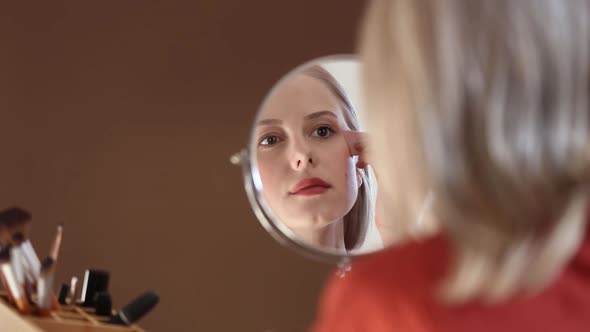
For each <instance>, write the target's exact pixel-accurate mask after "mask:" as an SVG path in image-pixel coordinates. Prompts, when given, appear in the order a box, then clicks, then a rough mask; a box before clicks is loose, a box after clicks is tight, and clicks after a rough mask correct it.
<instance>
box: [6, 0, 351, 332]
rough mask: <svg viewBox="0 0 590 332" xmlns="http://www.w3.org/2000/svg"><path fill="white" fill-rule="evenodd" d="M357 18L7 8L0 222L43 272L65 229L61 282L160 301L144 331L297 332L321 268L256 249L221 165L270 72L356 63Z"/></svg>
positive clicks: (70, 5) (175, 4) (158, 6)
mask: <svg viewBox="0 0 590 332" xmlns="http://www.w3.org/2000/svg"><path fill="white" fill-rule="evenodd" d="M362 5H363V4H362V3H360V2H357V1H311V0H310V1H270V0H269V1H241V0H233V1H227V0H226V1H213V0H211V1H171V0H166V1H159V2H152V1H139V0H137V1H125V0H123V1H71V2H61V1H40V2H35V3H29V2H26V1H4V2H2V3H1V4H0V153H1V157H0V207H6V206H9V205H12V204H19V205H22V206H24V207H26V208H28V209H30V210H31V211H32V212H33V216H34V228H33V235H32V237H33V240H34V243H35V246H36V248H37V251H38V252H39V254H40V255H41V256H44V255H46V253H47V251H48V249H49V244H50V238H51V236H52V235H53V232H54V229H55V226H56V225H57V224H58V223H60V222H63V223H64V224H65V235H64V244H63V251H62V255H61V261H60V263H59V274H58V280H59V281H61V280H65V279H66V278H69V277H70V276H72V275H78V276H80V277H81V276H82V273H83V271H84V269H85V268H87V267H95V268H103V269H108V270H110V271H111V274H112V277H111V291H112V294H113V296H114V298H115V305H116V306H117V307H118V306H121V305H123V304H125V303H126V302H127V301H128V300H130V299H131V298H133V297H134V296H136V295H137V294H139V293H140V292H142V291H144V290H146V289H149V288H153V289H155V290H157V291H158V292H159V293H160V295H161V297H162V301H161V303H160V305H159V306H158V307H157V309H156V310H155V311H154V312H153V313H152V314H151V315H150V316H149V317H148V318H146V319H145V320H144V321H143V322H142V325H143V326H144V327H146V328H147V329H149V330H151V331H199V330H200V331H300V330H303V329H305V327H306V326H307V325H308V323H309V321H310V320H311V319H312V317H313V315H314V310H315V305H316V300H317V296H318V292H319V291H320V289H321V285H322V282H323V280H324V279H325V276H326V273H327V272H328V271H329V266H326V265H324V264H320V263H315V262H312V261H308V260H306V259H304V258H301V257H300V256H298V255H296V254H294V253H292V252H291V251H289V250H287V249H285V248H282V247H279V246H278V244H276V243H275V242H274V241H273V240H272V239H271V238H270V236H268V235H267V234H266V233H265V231H264V230H263V229H262V227H261V226H260V225H259V224H258V222H257V220H256V219H255V217H254V215H253V213H252V212H251V210H250V207H249V205H248V203H247V200H246V196H245V193H244V190H243V188H242V184H241V177H240V170H239V169H238V168H237V167H235V166H232V165H230V164H229V162H228V158H229V156H230V155H231V154H232V153H233V152H235V151H237V150H238V149H239V148H241V146H242V145H244V144H245V142H246V138H247V134H248V128H247V127H246V126H245V124H246V123H249V122H250V121H251V120H252V118H253V117H254V112H255V110H256V108H257V106H258V104H259V103H260V102H261V100H262V98H263V96H264V94H265V93H266V92H267V90H268V89H269V88H270V87H271V85H272V84H273V82H274V81H276V80H277V79H278V78H279V77H280V76H281V75H282V74H284V73H285V72H287V71H288V70H290V69H291V68H292V67H294V66H296V65H299V64H301V63H303V62H304V61H307V60H309V59H312V58H315V57H317V56H322V55H328V54H333V53H346V52H351V51H353V49H354V37H355V34H356V33H355V30H356V28H357V25H358V20H359V18H360V16H361V12H362ZM56 286H57V285H56Z"/></svg>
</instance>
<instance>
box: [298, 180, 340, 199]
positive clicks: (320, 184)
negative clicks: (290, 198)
mask: <svg viewBox="0 0 590 332" xmlns="http://www.w3.org/2000/svg"><path fill="white" fill-rule="evenodd" d="M331 187H332V186H331V185H330V184H329V183H327V182H326V181H324V180H322V179H319V178H309V179H303V180H301V181H300V182H299V183H297V185H296V186H295V187H294V188H293V189H292V190H291V192H290V194H291V195H301V196H311V195H319V194H321V193H323V192H325V191H326V190H328V189H330V188H331Z"/></svg>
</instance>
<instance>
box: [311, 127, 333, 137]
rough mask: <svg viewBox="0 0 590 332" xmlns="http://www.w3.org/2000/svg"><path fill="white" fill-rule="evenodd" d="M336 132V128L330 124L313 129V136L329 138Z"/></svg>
mask: <svg viewBox="0 0 590 332" xmlns="http://www.w3.org/2000/svg"><path fill="white" fill-rule="evenodd" d="M333 133H334V130H333V129H332V128H330V127H328V126H321V127H318V128H316V129H315V130H314V131H313V134H312V136H317V137H321V138H328V137H330V136H332V134H333Z"/></svg>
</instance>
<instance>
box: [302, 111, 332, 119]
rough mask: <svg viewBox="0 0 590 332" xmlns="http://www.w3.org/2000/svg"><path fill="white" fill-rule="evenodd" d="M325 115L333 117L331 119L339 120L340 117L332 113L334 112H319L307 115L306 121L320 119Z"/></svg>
mask: <svg viewBox="0 0 590 332" xmlns="http://www.w3.org/2000/svg"><path fill="white" fill-rule="evenodd" d="M324 115H327V116H331V117H334V118H336V119H338V116H336V114H334V112H332V111H319V112H314V113H311V114H308V115H306V116H305V119H307V120H312V119H317V118H320V117H322V116H324Z"/></svg>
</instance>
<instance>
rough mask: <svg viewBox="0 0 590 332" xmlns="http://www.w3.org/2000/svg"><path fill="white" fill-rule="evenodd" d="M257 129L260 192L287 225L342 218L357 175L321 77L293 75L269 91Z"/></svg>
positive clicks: (355, 189)
mask: <svg viewBox="0 0 590 332" xmlns="http://www.w3.org/2000/svg"><path fill="white" fill-rule="evenodd" d="M258 119H259V121H258V124H257V128H256V136H255V137H256V139H257V142H256V143H257V144H258V145H257V159H258V167H259V170H260V176H261V178H262V186H263V189H264V196H265V198H266V200H267V201H268V203H269V204H270V207H271V208H272V209H273V211H274V213H275V214H276V215H277V216H278V217H279V219H281V221H282V222H284V223H285V224H286V225H287V226H289V227H291V228H293V229H297V228H310V227H311V228H320V227H323V226H326V225H328V224H330V223H333V222H336V221H339V220H341V218H342V217H344V215H346V213H348V211H350V209H351V208H352V206H353V205H354V202H355V201H356V197H357V193H358V187H359V186H360V184H361V183H360V182H359V181H360V178H359V177H358V175H357V172H356V166H355V161H354V159H353V157H351V156H350V152H349V150H348V146H347V144H346V141H345V140H344V137H343V135H342V130H343V129H345V130H349V128H348V126H347V125H346V123H345V121H344V116H343V110H342V108H341V104H340V102H339V101H338V98H337V97H336V96H335V95H334V94H333V93H332V92H331V91H330V90H329V89H328V87H327V86H326V85H325V84H324V83H323V82H321V81H319V80H317V79H315V78H313V77H311V76H306V75H304V74H299V75H296V76H294V77H292V78H290V79H288V80H287V81H284V82H282V83H281V85H280V86H279V87H278V88H277V89H275V91H273V93H272V95H271V96H270V98H269V99H268V100H267V101H266V103H265V105H264V107H263V109H262V110H261V113H260V115H259V118H258Z"/></svg>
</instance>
